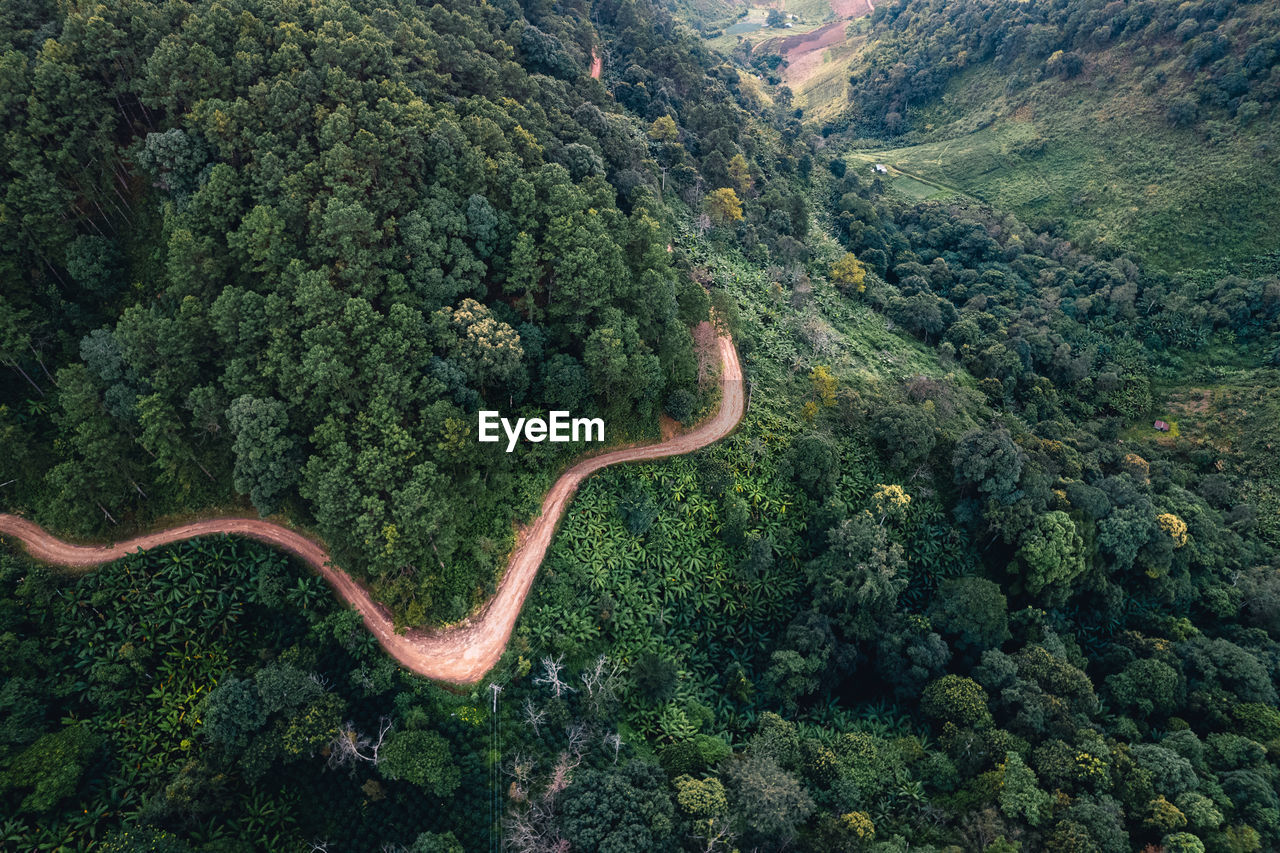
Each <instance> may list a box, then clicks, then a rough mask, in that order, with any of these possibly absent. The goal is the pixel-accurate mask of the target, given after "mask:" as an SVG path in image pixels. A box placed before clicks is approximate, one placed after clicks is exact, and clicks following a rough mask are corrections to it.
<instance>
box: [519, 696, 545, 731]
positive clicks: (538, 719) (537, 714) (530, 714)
mask: <svg viewBox="0 0 1280 853" xmlns="http://www.w3.org/2000/svg"><path fill="white" fill-rule="evenodd" d="M546 720H547V712H546V710H544V709H540V708H538V707H537V706H535V705H534V704H533V700H532V699H525V700H524V721H525V722H526V723H528V724H529V725H530V726H533V734H534V736H535V737H540V736H541V734H542V733H541V732H540V731H539V727H540V726H541V725H542V724H543V723H544V722H546Z"/></svg>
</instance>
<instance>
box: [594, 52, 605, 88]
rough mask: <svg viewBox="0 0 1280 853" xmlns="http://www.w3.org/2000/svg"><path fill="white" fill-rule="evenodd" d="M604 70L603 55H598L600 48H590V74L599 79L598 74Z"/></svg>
mask: <svg viewBox="0 0 1280 853" xmlns="http://www.w3.org/2000/svg"><path fill="white" fill-rule="evenodd" d="M603 72H604V57H603V56H601V55H600V48H598V47H597V48H592V49H591V76H592V77H594V78H595V79H597V80H599V79H600V75H601V74H602V73H603Z"/></svg>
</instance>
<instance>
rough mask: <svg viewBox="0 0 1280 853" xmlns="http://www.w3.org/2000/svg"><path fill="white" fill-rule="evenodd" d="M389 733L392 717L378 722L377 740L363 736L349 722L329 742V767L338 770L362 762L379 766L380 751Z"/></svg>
mask: <svg viewBox="0 0 1280 853" xmlns="http://www.w3.org/2000/svg"><path fill="white" fill-rule="evenodd" d="M389 731H391V718H390V717H382V718H381V719H380V720H378V736H377V738H371V737H369V736H368V735H364V734H361V733H360V732H359V731H357V730H356V727H355V726H354V725H353V724H352V723H351V721H350V720H348V721H347V723H346V725H344V726H342V727H341V728H340V729H338V732H337V734H335V735H334V736H333V740H331V741H329V762H328V764H329V767H330V768H332V769H337V768H339V767H344V766H346V765H348V764H351V765H355V764H357V763H359V762H361V761H364V762H367V763H369V764H377V763H378V762H379V761H380V760H381V759H380V758H379V757H378V751H379V750H381V749H382V744H383V743H384V742H385V741H386V739H387V733H388V732H389Z"/></svg>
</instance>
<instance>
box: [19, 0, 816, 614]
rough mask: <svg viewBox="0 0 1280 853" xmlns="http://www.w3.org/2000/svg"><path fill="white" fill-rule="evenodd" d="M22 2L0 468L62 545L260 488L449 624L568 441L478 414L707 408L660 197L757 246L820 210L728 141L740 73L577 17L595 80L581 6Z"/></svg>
mask: <svg viewBox="0 0 1280 853" xmlns="http://www.w3.org/2000/svg"><path fill="white" fill-rule="evenodd" d="M24 10H25V11H24V12H23V13H22V14H14V15H12V16H10V17H9V18H6V19H5V20H6V26H5V29H4V32H3V33H0V39H3V47H4V63H5V68H6V69H7V70H6V74H7V77H8V80H9V85H7V86H6V91H7V92H8V93H9V95H8V97H9V101H8V107H9V108H8V109H7V110H6V111H5V117H4V122H5V124H4V130H5V132H4V135H3V142H2V143H0V145H2V146H3V147H2V148H0V153H3V158H2V159H3V162H4V166H3V167H2V168H3V170H4V172H3V178H4V185H5V187H6V190H5V193H6V195H5V199H4V214H3V218H4V222H5V227H4V229H3V245H0V268H2V269H3V273H4V274H3V283H2V284H0V359H2V360H3V364H4V367H5V379H4V383H3V386H0V395H2V396H0V430H3V432H4V434H5V436H6V445H5V446H6V449H7V450H8V451H9V452H7V453H6V454H5V457H4V459H3V462H0V466H3V467H2V468H0V483H4V484H5V488H6V489H7V491H6V492H5V494H4V502H5V506H6V508H7V509H10V510H22V511H28V512H30V513H32V514H33V515H34V516H35V517H36V518H37V519H38V520H40V521H41V522H43V523H45V524H48V525H51V526H52V527H54V528H55V529H57V530H60V531H62V532H64V533H71V534H75V535H101V534H103V533H105V532H107V531H109V530H110V531H112V533H113V534H118V533H119V532H120V530H121V529H122V528H130V527H136V526H139V525H145V524H147V523H148V522H150V521H151V520H152V519H155V518H157V517H160V516H164V515H167V514H172V513H184V512H191V511H197V510H203V509H206V508H210V507H235V506H241V505H243V504H244V503H245V502H246V501H247V502H248V503H249V504H251V505H252V506H253V507H254V508H255V509H257V510H258V511H259V512H261V513H264V514H266V513H272V512H277V511H279V512H281V513H283V514H285V515H287V516H288V517H290V518H292V519H293V520H295V521H298V522H300V523H304V524H308V525H311V526H313V527H314V528H315V529H317V530H318V531H319V532H320V533H321V534H322V535H323V536H325V537H326V539H327V540H328V541H329V542H330V544H331V545H332V546H333V548H334V553H335V554H336V555H337V556H338V558H339V559H340V560H341V561H342V563H343V564H344V565H345V566H347V567H349V568H350V569H351V570H353V571H354V572H356V573H357V574H358V575H362V576H364V577H366V578H368V579H369V580H370V581H371V582H372V584H373V588H374V591H375V593H376V594H377V595H378V596H379V597H380V598H381V599H382V600H384V601H386V602H387V603H388V604H389V605H390V606H391V607H392V608H393V610H394V611H395V612H396V613H397V615H398V616H399V617H400V618H402V619H404V620H406V621H408V622H411V623H415V624H420V623H423V622H429V621H447V620H454V619H458V618H460V617H462V616H464V615H465V614H466V613H467V612H468V611H469V610H470V609H471V608H472V607H474V606H475V605H476V604H478V603H479V602H480V601H482V600H483V599H484V597H485V596H486V595H487V593H488V591H489V590H491V589H492V585H493V581H494V577H495V573H496V571H497V569H498V567H499V565H500V564H501V561H502V560H503V558H504V557H505V554H506V553H507V551H508V550H509V547H510V544H511V523H512V521H513V520H515V519H518V518H521V517H523V516H526V515H527V514H528V513H529V512H531V511H532V510H533V509H534V508H535V507H536V506H537V501H538V500H539V497H540V495H541V493H542V492H543V491H544V490H545V488H546V486H547V484H548V483H549V477H550V474H551V473H552V472H553V471H554V470H556V468H557V467H559V466H560V465H562V464H563V463H564V461H565V460H566V459H567V458H568V456H569V454H570V453H572V452H573V451H574V450H576V449H577V448H566V447H562V446H559V445H549V444H542V445H538V446H535V447H532V448H530V449H529V450H528V452H527V453H525V454H523V455H522V456H520V457H516V456H514V455H508V454H506V453H503V452H502V451H501V449H494V447H493V446H489V445H478V444H477V443H476V442H475V440H474V437H475V436H474V433H475V430H476V424H475V412H476V411H477V410H478V409H479V408H481V407H482V406H483V407H490V408H501V409H503V410H504V411H510V410H512V409H515V410H522V411H525V412H526V413H529V412H535V411H545V410H546V409H548V408H561V409H569V410H572V411H573V412H574V413H575V414H577V415H580V416H587V415H597V414H603V415H605V416H606V419H607V422H608V425H609V440H611V441H621V440H627V439H631V438H635V437H641V436H645V435H652V434H655V433H656V428H657V416H658V414H659V413H660V412H661V411H662V410H663V408H664V407H666V406H668V404H669V402H670V401H671V400H672V399H676V400H679V401H683V402H682V404H681V405H680V406H678V407H677V408H678V409H679V410H681V411H680V414H681V416H683V417H687V416H688V414H689V411H690V409H691V408H692V409H695V410H696V409H698V408H701V405H702V404H703V403H704V402H705V400H703V399H700V398H698V397H697V396H696V395H697V392H698V389H697V387H696V384H695V375H696V372H697V364H696V359H695V355H694V351H693V340H692V337H691V333H690V329H691V328H692V327H693V326H694V325H695V324H697V323H698V322H700V321H702V320H705V319H706V317H707V309H708V302H707V296H706V293H705V291H704V289H703V288H702V287H700V286H699V285H698V284H697V283H694V282H692V281H690V280H689V279H688V278H687V277H684V276H678V275H676V274H675V272H674V271H673V269H672V267H671V265H670V262H669V259H668V253H667V251H666V246H667V244H668V243H669V240H670V236H669V233H668V232H669V227H668V222H669V221H670V219H671V216H672V215H671V213H670V212H669V211H668V210H667V208H666V202H664V201H663V200H662V199H661V198H660V190H661V188H662V187H664V186H665V187H667V188H668V189H669V190H670V189H674V190H678V191H679V192H680V193H681V194H682V195H683V197H684V198H685V199H686V201H685V202H682V201H681V200H680V198H679V197H673V198H672V200H671V201H672V203H673V204H674V205H675V206H676V207H683V205H684V204H685V203H687V204H688V205H691V206H692V207H694V208H695V209H699V208H700V207H701V205H702V201H703V196H704V195H705V194H707V193H709V192H711V191H712V190H715V191H716V192H718V193H719V194H720V195H719V196H717V197H718V198H722V199H729V200H731V201H732V204H729V205H728V206H727V207H724V208H723V210H724V213H723V215H724V216H729V217H731V218H733V219H735V220H736V219H742V220H743V221H744V222H746V223H748V224H749V226H750V227H751V228H752V229H754V231H753V233H754V235H755V236H754V239H755V240H756V241H758V242H760V243H761V244H762V245H770V246H773V245H776V244H777V243H778V242H779V241H786V240H793V242H794V236H793V232H796V233H798V234H799V236H801V237H802V236H803V230H804V228H805V227H807V216H806V214H805V204H804V199H803V196H802V195H800V194H798V193H796V192H793V191H792V190H791V189H790V187H789V184H788V182H787V180H786V177H785V176H786V175H787V174H789V173H794V171H795V170H796V169H797V168H798V165H797V162H796V159H795V157H793V156H791V155H790V154H789V153H788V152H786V151H785V149H784V147H783V146H782V145H780V144H779V143H778V141H777V138H776V136H772V135H765V136H764V137H756V138H750V139H748V138H741V139H740V134H741V130H742V127H743V124H744V122H743V117H744V116H745V115H746V113H745V112H744V109H743V107H742V106H739V104H738V102H737V100H736V95H735V91H734V90H735V81H736V75H735V74H734V73H733V72H732V71H731V70H729V69H727V68H725V69H723V70H717V69H715V65H716V63H715V62H714V61H713V60H712V59H711V57H710V56H709V55H708V54H707V53H706V51H705V50H703V49H702V48H700V46H699V45H698V44H697V43H696V39H693V38H691V37H688V36H684V35H680V34H677V33H675V32H674V31H673V30H672V28H671V27H670V26H667V27H666V28H665V29H663V28H658V29H651V28H649V26H648V24H649V22H650V20H651V19H650V18H649V17H644V16H643V15H640V16H638V15H637V14H636V12H635V10H634V9H632V7H630V6H629V5H624V6H622V7H620V8H619V9H618V10H616V12H609V11H608V10H604V11H603V12H602V13H600V14H597V18H603V19H604V20H606V21H610V22H612V21H613V20H614V19H615V18H616V19H617V24H616V26H617V28H618V30H619V31H620V32H621V33H623V35H624V36H625V37H624V38H620V39H619V41H618V44H619V45H623V44H625V45H626V46H627V47H626V49H625V50H624V49H619V50H617V51H616V52H615V53H614V54H613V55H612V56H611V61H612V62H613V63H615V64H617V66H618V70H617V71H616V72H615V73H616V74H617V75H618V77H619V79H617V80H616V82H614V83H613V84H612V87H613V94H614V96H616V100H615V99H614V97H610V93H609V91H608V90H606V89H605V88H604V86H603V85H602V84H601V83H600V82H599V81H596V80H593V79H590V78H589V76H588V75H587V73H586V72H587V66H588V61H589V57H590V52H591V50H592V49H593V46H594V45H595V44H596V35H595V33H594V31H593V30H592V28H591V27H590V26H589V25H588V24H587V15H586V13H585V7H584V8H577V7H575V8H574V9H572V10H563V11H558V12H553V11H551V10H549V9H543V8H541V7H536V6H531V7H530V9H529V10H527V12H526V11H525V10H522V9H521V8H520V7H519V6H517V5H515V4H514V3H498V4H489V5H483V6H479V7H477V6H474V5H473V4H465V3H463V4H456V8H450V7H446V6H441V5H434V6H431V7H429V8H428V7H421V6H417V5H413V4H392V5H390V6H387V5H383V4H369V3H363V2H355V3H339V4H321V5H318V6H308V5H306V4H297V3H283V4H281V3H273V2H258V0H237V2H234V3H231V4H227V3H223V2H195V3H185V2H184V3H171V4H165V5H156V4H153V3H149V2H137V3H126V4H123V5H120V4H117V5H116V6H113V7H111V8H107V7H96V6H88V7H83V8H81V7H76V8H74V9H62V8H61V7H58V8H55V7H54V6H53V5H52V4H49V5H41V4H35V5H33V6H30V7H24ZM641 11H642V12H643V11H644V10H641ZM644 14H648V13H644ZM669 23H670V22H669V20H668V24H669ZM632 52H634V53H635V55H636V56H637V57H638V58H640V57H645V56H647V57H648V58H647V59H643V58H641V59H640V64H636V63H635V62H633V61H632V60H631V58H630V55H629V54H630V53H632ZM642 66H650V67H653V68H654V69H657V70H656V71H650V70H647V69H646V68H645V67H642ZM708 69H711V70H713V71H715V73H717V74H720V75H722V77H723V80H722V81H718V82H716V83H715V84H714V85H711V86H708V85H706V82H705V72H706V71H707V70H708ZM624 107H625V108H627V109H629V110H631V111H632V113H631V114H630V115H628V114H626V113H624V110H623V108H624ZM660 120H661V121H660ZM655 128H656V129H655ZM740 141H741V144H739V142H740ZM779 175H781V176H782V179H781V180H779V179H777V176H779ZM749 189H750V190H751V192H750V193H748V190H749ZM739 192H740V193H742V195H743V196H744V197H743V198H742V199H739V198H738V197H737V195H736V194H735V193H739ZM726 194H727V195H726ZM779 208H781V210H779ZM713 212H714V211H713ZM718 215H719V214H718ZM691 395H693V396H692V397H691ZM690 401H692V402H690ZM461 507H465V508H466V511H465V512H464V511H458V508H461Z"/></svg>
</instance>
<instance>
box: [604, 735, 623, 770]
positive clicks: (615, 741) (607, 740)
mask: <svg viewBox="0 0 1280 853" xmlns="http://www.w3.org/2000/svg"><path fill="white" fill-rule="evenodd" d="M604 745H605V746H607V747H609V748H610V749H612V750H613V763H614V764H617V763H618V753H620V752H622V735H620V734H618V733H617V732H610V733H609V734H607V735H605V736H604Z"/></svg>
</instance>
